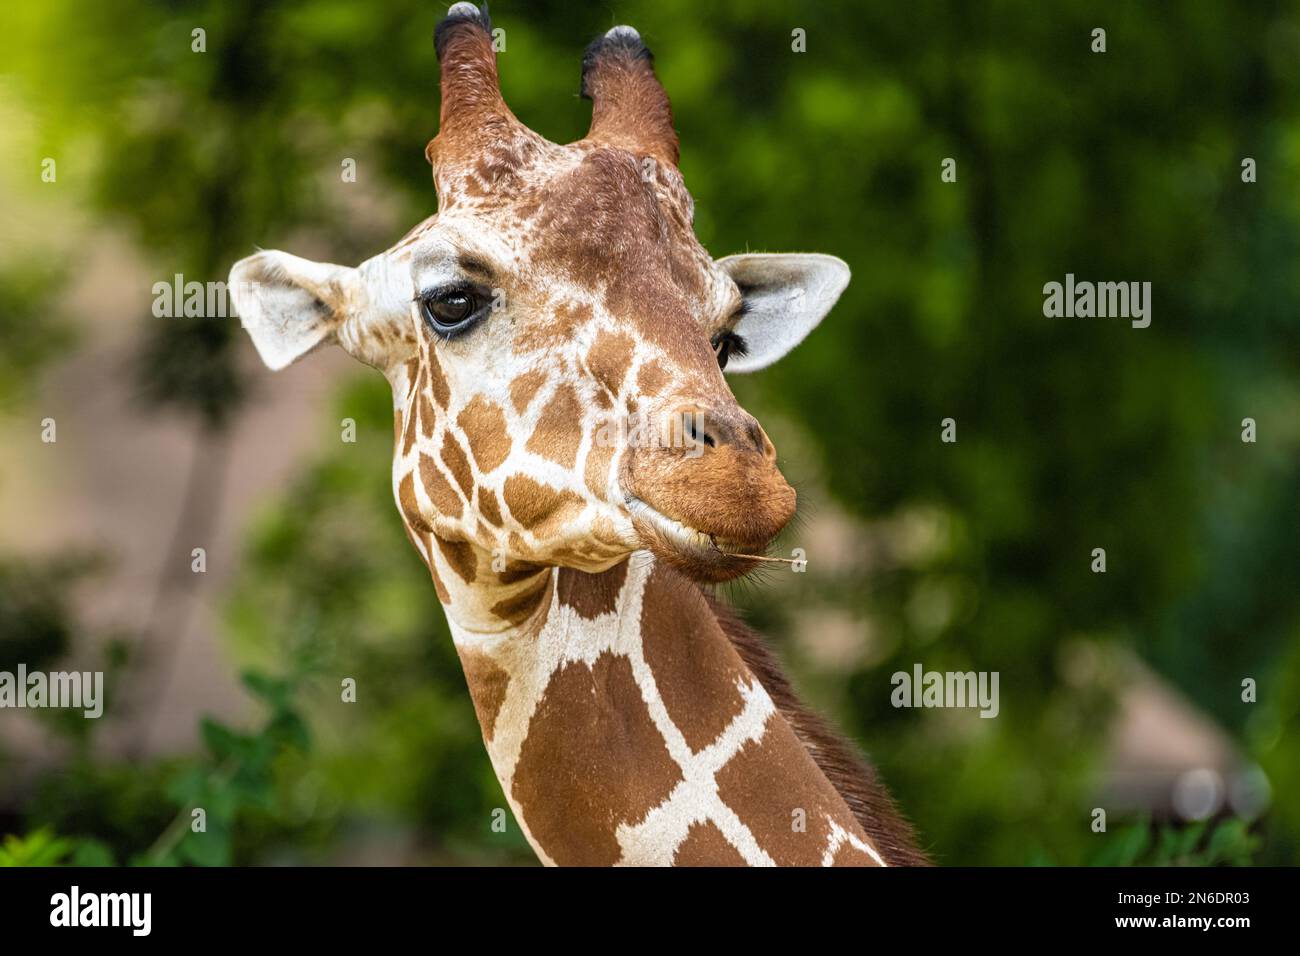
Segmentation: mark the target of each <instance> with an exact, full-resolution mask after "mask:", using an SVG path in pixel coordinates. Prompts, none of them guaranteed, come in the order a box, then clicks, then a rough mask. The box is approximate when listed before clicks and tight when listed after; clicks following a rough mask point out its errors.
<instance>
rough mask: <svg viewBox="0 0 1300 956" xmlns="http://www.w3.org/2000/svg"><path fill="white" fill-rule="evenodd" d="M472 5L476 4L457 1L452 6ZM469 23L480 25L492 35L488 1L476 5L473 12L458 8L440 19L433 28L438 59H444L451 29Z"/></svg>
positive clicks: (434, 45)
mask: <svg viewBox="0 0 1300 956" xmlns="http://www.w3.org/2000/svg"><path fill="white" fill-rule="evenodd" d="M470 6H474V5H473V4H470V3H464V4H461V3H457V4H455V5H454V6H453V7H452V9H453V10H455V9H456V7H462V8H463V7H470ZM468 23H472V24H474V25H475V26H478V27H480V28H481V29H482V30H483V31H484V32H485V33H487V34H489V35H491V33H492V18H491V17H489V16H488V5H487V3H486V2H484V3H483V4H482V5H481V6H477V7H474V12H473V13H470V12H469V11H468V10H465V9H461V10H456V12H455V13H448V15H447V16H445V17H443V18H442V19H441V20H439V21H438V25H437V26H436V27H434V30H433V48H434V50H436V51H437V53H438V59H440V60H441V59H442V51H443V49H444V48H445V47H446V46H447V40H448V38H449V37H450V36H451V31H452V30H454V29H455V28H456V27H458V26H461V25H463V24H468Z"/></svg>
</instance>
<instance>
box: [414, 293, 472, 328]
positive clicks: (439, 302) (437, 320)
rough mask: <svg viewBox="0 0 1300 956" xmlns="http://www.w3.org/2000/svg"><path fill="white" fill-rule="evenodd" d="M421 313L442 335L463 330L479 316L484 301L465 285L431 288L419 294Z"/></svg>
mask: <svg viewBox="0 0 1300 956" xmlns="http://www.w3.org/2000/svg"><path fill="white" fill-rule="evenodd" d="M419 301H420V315H421V316H422V317H423V318H424V321H425V322H427V323H429V325H430V327H431V328H432V329H433V330H434V331H435V332H438V333H439V334H441V335H444V336H445V335H451V334H454V333H457V332H462V331H464V330H465V329H466V328H468V327H469V325H470V323H471V322H472V321H473V320H474V319H475V318H477V317H478V315H479V312H480V311H481V306H482V301H481V299H480V297H479V295H478V294H477V293H476V292H475V291H474V290H473V289H470V288H465V287H464V286H449V287H447V288H442V289H430V290H428V291H427V292H423V293H421V294H420V296H419Z"/></svg>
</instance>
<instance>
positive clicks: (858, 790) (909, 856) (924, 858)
mask: <svg viewBox="0 0 1300 956" xmlns="http://www.w3.org/2000/svg"><path fill="white" fill-rule="evenodd" d="M701 591H702V592H703V593H704V598H705V600H706V601H707V602H708V604H709V608H710V609H711V610H712V612H713V614H714V616H715V617H716V618H717V621H718V625H719V626H720V627H721V628H722V631H723V633H724V634H726V635H727V639H728V640H729V641H731V645H732V647H734V648H735V649H736V653H738V654H739V655H740V659H741V660H742V661H744V663H745V666H746V667H748V668H749V669H750V670H751V671H752V672H753V674H754V676H755V677H756V678H758V682H759V683H760V684H762V685H763V689H764V690H765V691H767V694H768V696H769V697H771V698H772V701H773V703H775V704H776V707H777V710H779V711H780V712H781V714H782V716H784V717H785V719H786V720H787V721H788V722H789V724H790V726H791V728H792V729H793V730H794V732H795V736H797V737H798V738H799V741H800V742H801V743H802V744H803V745H804V747H805V749H807V751H808V754H809V756H811V757H812V758H813V761H814V762H815V763H816V764H817V766H818V767H819V768H820V769H821V772H822V773H823V774H825V775H826V778H827V779H828V780H829V781H830V782H831V786H833V787H834V788H835V789H836V790H837V791H838V792H839V794H840V796H841V797H843V798H844V802H845V803H846V804H848V807H849V810H851V811H852V813H853V815H854V816H855V817H856V818H857V820H858V822H859V823H860V824H861V825H862V829H864V830H865V831H866V832H867V835H868V836H870V837H871V839H872V842H874V843H875V845H876V847H877V849H879V851H880V853H881V855H882V856H884V858H885V860H886V862H887V863H888V864H889V865H890V866H929V865H930V864H931V860H930V858H929V856H928V855H927V854H926V853H925V851H924V850H921V849H920V848H919V847H918V846H917V840H916V833H915V831H914V830H913V829H912V825H911V823H909V822H908V821H907V819H906V818H905V817H904V816H903V814H902V812H901V811H900V810H899V809H898V805H897V804H896V803H895V802H894V798H893V796H891V795H890V793H889V791H888V790H887V789H886V788H885V785H884V784H883V783H881V782H880V778H879V777H878V776H877V774H876V770H875V768H874V767H873V766H872V765H871V764H870V763H868V762H867V761H866V759H864V758H863V756H862V755H861V753H860V751H859V750H858V748H857V747H855V746H854V745H853V744H851V743H849V742H848V741H847V740H845V739H844V737H843V736H841V735H840V734H839V733H837V732H836V731H835V730H834V729H833V728H832V727H831V725H830V724H829V722H827V720H826V719H825V718H823V717H822V716H821V715H820V714H817V713H815V712H814V711H812V710H810V709H809V708H808V707H807V705H805V704H804V703H803V701H801V700H800V699H799V696H798V694H796V693H795V690H794V687H793V685H792V684H791V683H790V679H789V678H788V677H787V676H786V674H785V671H784V670H783V669H782V667H781V663H780V661H779V660H778V659H777V656H776V653H775V652H774V651H773V650H772V648H771V647H769V646H768V643H767V641H766V639H764V637H763V636H762V635H761V634H759V633H757V632H756V631H754V630H753V629H752V628H750V627H749V625H747V624H746V623H745V622H744V621H742V620H741V619H740V617H739V616H738V615H737V613H736V611H735V610H734V609H733V608H731V607H729V606H728V605H727V604H725V603H723V601H722V600H721V599H719V598H718V597H717V596H715V595H713V594H710V593H708V592H707V591H705V590H704V589H701Z"/></svg>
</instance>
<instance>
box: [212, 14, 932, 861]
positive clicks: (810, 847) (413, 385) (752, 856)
mask: <svg viewBox="0 0 1300 956" xmlns="http://www.w3.org/2000/svg"><path fill="white" fill-rule="evenodd" d="M435 45H436V48H437V53H438V57H439V60H440V63H441V111H440V122H439V130H438V134H437V135H436V136H435V137H434V138H433V140H431V141H430V142H429V144H428V146H427V148H426V150H425V155H426V157H427V158H428V159H429V161H430V163H431V164H432V166H433V178H434V183H435V186H436V189H437V195H438V211H437V213H436V214H435V215H433V216H431V217H430V218H428V219H426V220H425V221H424V222H422V223H420V224H419V225H417V226H416V227H415V228H414V229H412V230H411V231H410V232H409V233H408V234H407V235H406V236H405V237H403V238H402V239H401V240H399V241H398V242H397V243H396V244H395V245H394V246H392V247H391V248H389V249H387V250H385V251H384V252H382V253H380V254H379V255H377V256H374V257H373V258H371V259H369V260H367V261H365V262H363V263H361V265H359V266H357V267H355V268H354V267H348V266H341V265H332V264H326V263H316V262H310V261H308V260H305V259H300V258H298V257H296V256H292V255H289V254H287V253H283V252H274V251H270V252H259V253H257V254H256V255H253V256H250V257H249V258H247V259H244V260H241V261H240V262H239V263H237V264H236V265H235V266H234V268H233V270H232V272H231V281H230V287H231V289H232V290H233V295H234V298H235V302H236V306H237V308H238V311H239V314H240V317H241V320H242V322H243V324H244V326H245V328H246V329H247V330H248V332H249V334H250V336H251V338H252V340H253V343H254V345H255V346H256V348H257V350H258V352H259V353H260V354H261V356H262V358H263V359H264V361H265V362H266V364H267V365H269V366H270V367H272V368H282V367H284V366H285V365H288V364H289V363H290V362H293V361H295V360H297V359H298V358H300V357H301V356H303V355H305V354H307V353H308V352H310V351H312V350H313V349H315V348H317V347H319V346H322V345H325V344H328V343H336V344H338V345H340V346H342V347H343V348H344V349H345V350H346V351H347V352H349V353H350V354H352V355H353V356H355V357H356V358H358V359H359V360H361V361H363V362H365V363H367V364H369V365H372V366H374V367H375V368H377V369H379V370H380V371H381V372H382V373H383V374H384V375H385V376H386V377H387V378H388V380H389V382H390V383H391V385H392V388H393V400H394V442H395V448H394V457H393V494H394V498H395V500H396V503H397V507H398V511H399V513H400V515H401V518H402V521H403V524H404V526H405V528H406V531H407V534H408V536H409V537H410V539H411V541H412V543H413V545H414V546H415V548H416V550H417V551H418V552H419V554H420V556H421V557H422V558H423V559H424V561H425V562H426V564H427V565H428V568H429V571H430V574H431V577H432V580H433V586H434V589H435V590H436V593H437V596H438V598H439V600H440V601H441V603H442V605H443V607H444V609H445V612H446V614H447V618H448V622H449V624H450V628H451V632H452V636H453V639H454V641H455V642H456V647H457V651H458V654H459V656H460V658H461V661H462V664H463V665H464V669H465V674H466V680H467V683H468V685H469V689H470V693H471V696H472V698H473V701H474V706H475V709H476V711H477V713H478V716H479V720H480V723H481V725H482V729H483V736H484V741H485V743H486V745H487V749H488V753H489V756H490V757H491V759H492V763H493V767H494V769H495V770H496V773H497V776H498V778H499V779H500V781H501V784H502V787H503V790H504V792H505V795H506V798H507V799H508V800H509V802H510V804H511V807H512V809H513V810H514V813H515V816H516V819H517V820H518V822H519V825H520V826H521V827H522V829H523V831H524V833H525V834H526V836H527V837H528V839H529V842H530V843H531V844H532V846H533V847H534V849H535V850H536V851H537V853H538V856H539V857H540V858H541V859H542V860H543V861H544V862H548V863H586V864H592V863H599V864H645V863H664V864H668V863H677V864H692V863H693V864H726V863H737V864H740V863H749V864H772V863H778V864H787V863H788V864H810V865H811V864H823V863H837V864H838V863H861V864H867V865H871V864H882V863H909V862H923V860H924V858H923V856H922V855H921V854H920V853H919V852H918V851H917V850H916V849H915V847H914V844H913V842H912V838H911V836H910V831H909V829H908V827H907V825H906V824H905V823H903V822H902V820H901V818H899V817H898V815H897V813H896V812H895V810H894V809H893V805H892V802H891V801H890V799H889V797H888V795H887V794H886V793H885V791H884V790H883V788H882V787H880V785H879V784H877V783H876V782H875V779H874V776H873V774H872V772H871V771H870V769H869V768H868V767H867V766H866V765H865V764H863V763H861V761H860V759H859V758H858V757H857V756H856V753H855V752H854V751H853V750H852V748H851V747H850V746H849V745H847V744H845V743H843V742H842V741H840V740H839V739H838V738H835V737H834V736H833V735H831V734H829V733H828V732H827V731H826V730H825V729H824V727H823V725H822V724H821V722H820V721H819V720H818V719H817V718H816V717H814V716H812V715H810V714H809V713H808V712H806V711H804V710H802V708H801V707H800V705H799V704H798V701H797V700H796V699H795V698H794V695H793V693H792V692H791V691H790V688H789V685H788V682H786V680H785V678H784V676H783V675H782V674H781V673H780V670H779V668H777V667H776V666H775V664H774V663H773V661H772V659H771V657H770V655H769V654H768V653H767V652H766V651H765V650H764V648H763V646H762V644H761V641H759V640H758V639H756V638H755V637H754V636H753V635H752V634H750V633H749V632H748V631H746V630H745V629H744V628H743V626H742V625H740V624H739V623H738V622H737V621H736V620H735V619H734V618H733V617H732V616H731V615H730V612H728V611H727V610H726V609H725V608H723V607H721V606H720V605H718V604H716V603H715V602H714V601H713V600H712V598H710V597H709V596H708V595H707V594H706V592H705V591H704V590H703V589H702V585H707V584H708V583H709V582H714V581H720V580H726V579H728V578H731V577H735V576H737V575H739V574H742V573H744V572H745V571H747V570H749V569H750V568H752V567H753V566H754V563H755V560H756V559H755V558H754V557H752V555H754V554H756V553H758V554H761V553H762V550H763V549H764V548H765V547H766V546H767V545H768V544H769V542H770V541H771V540H772V539H773V538H774V537H775V535H776V534H777V533H778V532H779V531H780V530H781V529H782V528H783V527H784V526H785V524H786V523H787V522H788V521H789V519H790V518H791V516H792V515H793V513H794V508H795V494H794V491H793V489H791V488H790V486H789V485H788V484H787V483H786V481H785V479H784V478H783V477H782V475H781V472H780V471H779V470H778V468H777V466H776V451H775V449H774V448H773V446H772V443H771V441H769V440H768V437H767V435H766V434H765V433H764V432H763V429H762V428H761V427H760V426H759V424H758V422H757V421H756V420H755V419H754V418H753V417H752V416H751V415H749V414H748V413H747V412H746V411H744V409H742V408H741V407H740V405H739V404H738V403H737V402H736V400H735V398H734V396H733V395H732V393H731V391H730V389H729V388H728V386H727V383H726V380H725V379H724V377H723V366H724V365H725V366H726V368H727V370H728V371H741V372H744V371H753V370H756V369H760V368H763V367H765V366H766V365H768V364H771V363H772V362H774V361H776V360H777V359H779V358H780V357H781V356H782V355H784V354H785V353H786V352H788V351H789V350H790V349H792V348H794V347H795V346H796V345H797V344H798V343H799V342H800V341H801V340H802V339H803V337H804V336H806V335H807V334H808V332H809V331H811V330H812V329H813V328H814V327H815V326H816V325H817V323H818V322H819V321H820V320H821V319H822V317H823V316H824V315H825V314H826V313H827V312H828V311H829V310H830V308H831V306H832V305H833V304H834V303H835V301H836V299H837V298H838V297H839V295H840V293H841V292H842V291H843V290H844V288H845V286H846V285H847V283H848V278H849V271H848V267H847V266H846V265H845V264H844V263H843V262H842V261H840V260H839V259H836V258H834V257H832V256H825V255H794V254H787V255H762V254H745V255H735V256H728V257H726V258H723V259H718V260H714V259H713V258H712V257H711V256H710V255H709V254H708V253H707V252H706V251H705V250H704V248H703V247H702V246H701V245H700V243H699V242H698V241H697V240H696V238H695V235H694V232H693V229H692V224H691V219H692V214H693V205H692V202H691V198H690V195H689V193H688V192H687V191H686V187H685V184H684V183H683V181H682V177H681V174H680V173H679V172H678V170H677V158H678V142H677V135H676V132H675V130H674V128H673V122H672V112H671V108H670V106H669V102H668V97H667V94H666V93H665V92H664V89H663V87H662V86H661V85H660V84H659V82H658V80H657V78H656V77H655V73H654V68H653V65H652V57H651V56H650V53H649V51H648V50H647V49H645V47H644V45H643V44H642V43H641V39H640V36H639V34H637V32H636V31H635V30H633V29H631V28H630V27H616V28H614V29H613V30H610V31H609V32H608V33H606V34H604V35H603V36H602V37H599V38H598V39H597V40H595V41H594V42H593V43H592V44H591V45H590V46H589V47H588V48H587V51H586V54H585V56H584V58H583V69H582V80H581V90H582V92H583V95H584V96H586V97H587V98H589V99H590V100H591V101H592V123H591V128H590V130H589V132H588V134H587V135H586V136H585V137H584V138H583V139H582V140H580V141H578V142H576V143H571V144H568V145H557V144H555V143H551V142H549V141H548V140H546V139H544V138H543V137H541V136H540V135H538V134H537V133H535V132H533V131H532V130H530V129H528V128H527V127H526V126H524V125H523V124H522V123H520V122H519V121H518V120H517V119H516V118H515V116H514V115H513V114H512V113H511V112H510V110H509V108H508V107H507V106H506V104H505V102H504V100H503V99H502V97H501V93H500V89H499V87H498V83H497V64H496V54H495V52H494V51H493V47H492V39H491V24H490V22H489V21H488V19H487V15H486V13H484V12H481V11H480V10H479V9H478V8H476V7H475V6H474V5H473V4H469V3H457V4H455V5H453V6H452V7H451V8H450V10H449V11H448V15H447V17H446V18H445V19H444V20H442V21H441V22H440V23H439V25H438V28H437V30H436V32H435ZM630 419H635V420H636V422H637V423H638V426H637V428H635V429H627V428H622V427H620V428H611V427H610V425H611V423H613V422H623V421H626V420H630ZM633 436H640V437H636V438H634V437H633Z"/></svg>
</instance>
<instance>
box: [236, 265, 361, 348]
mask: <svg viewBox="0 0 1300 956" xmlns="http://www.w3.org/2000/svg"><path fill="white" fill-rule="evenodd" d="M356 271H357V270H355V269H350V268H348V267H347V266H336V265H331V264H329V263H327V262H312V261H311V260H310V259H300V258H298V257H297V256H291V255H289V254H288V253H287V252H274V251H269V252H259V253H257V255H253V256H249V257H248V258H247V259H241V260H239V261H238V262H236V263H235V265H234V268H232V269H231V270H230V286H229V289H230V295H231V297H232V298H233V299H234V302H235V309H236V311H237V312H238V313H239V318H240V322H241V323H242V324H243V326H244V328H245V329H247V330H248V334H249V336H250V337H251V338H252V340H253V345H255V346H256V347H257V354H258V355H260V356H261V357H262V361H263V362H265V363H266V365H267V367H268V368H271V369H273V370H276V371H278V370H279V369H282V368H284V367H285V366H286V365H289V364H290V363H291V362H293V361H295V360H296V359H298V358H301V357H302V356H303V355H306V354H307V353H308V352H310V351H311V350H312V349H314V348H316V347H317V346H319V345H321V344H322V343H324V342H326V341H327V340H331V339H333V338H334V337H335V332H336V330H337V329H338V326H339V323H340V321H341V319H342V316H343V309H344V304H345V302H346V300H347V293H348V289H349V287H350V286H351V285H352V284H353V283H354V282H355V281H356Z"/></svg>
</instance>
